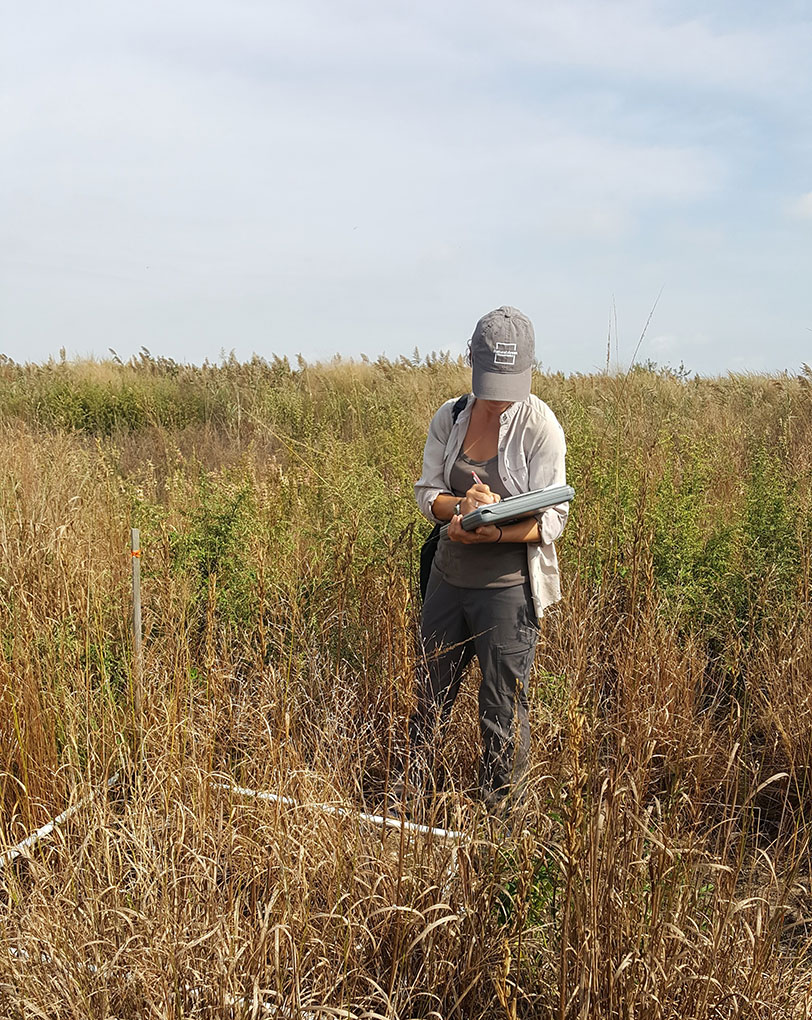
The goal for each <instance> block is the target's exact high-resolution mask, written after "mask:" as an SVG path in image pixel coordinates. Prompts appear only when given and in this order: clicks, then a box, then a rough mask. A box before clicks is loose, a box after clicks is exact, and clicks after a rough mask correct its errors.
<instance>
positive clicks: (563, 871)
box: [0, 351, 812, 1020]
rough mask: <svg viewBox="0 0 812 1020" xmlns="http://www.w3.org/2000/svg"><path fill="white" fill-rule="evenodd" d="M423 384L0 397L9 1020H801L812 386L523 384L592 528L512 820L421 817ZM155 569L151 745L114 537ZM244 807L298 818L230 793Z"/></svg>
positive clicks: (807, 899) (98, 375)
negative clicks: (408, 770) (410, 719)
mask: <svg viewBox="0 0 812 1020" xmlns="http://www.w3.org/2000/svg"><path fill="white" fill-rule="evenodd" d="M469 378H470V377H469V370H468V369H467V368H466V367H465V366H464V365H463V364H462V363H461V362H460V361H458V360H457V359H453V358H451V357H449V356H447V355H434V356H430V357H429V358H427V359H420V358H419V357H418V356H415V357H414V358H410V359H405V358H404V359H400V360H399V361H388V360H386V359H379V360H377V361H374V362H373V361H368V360H365V361H361V362H348V361H343V360H341V359H336V360H334V361H333V362H331V363H328V364H319V365H310V364H307V363H306V362H304V361H303V360H301V359H300V360H299V362H298V363H297V364H296V365H295V366H291V364H290V363H289V362H287V361H286V360H285V359H279V358H276V359H272V360H271V361H263V360H262V359H259V358H255V359H253V360H252V361H251V362H248V363H244V364H241V363H239V362H237V361H236V360H235V359H234V358H227V359H225V360H224V361H223V362H222V363H221V364H218V365H211V364H206V365H204V366H202V367H200V368H195V367H193V366H186V365H179V364H177V363H175V362H172V361H170V360H169V359H161V358H154V357H152V355H150V354H149V353H148V352H146V351H142V354H141V356H140V357H139V358H137V359H133V360H132V361H130V362H129V363H127V364H121V363H120V361H118V360H116V359H114V360H111V361H104V362H81V363H80V362H69V361H66V360H61V361H55V362H50V363H48V364H46V365H39V366H36V365H27V366H20V365H16V364H14V363H12V362H9V361H7V360H6V361H4V362H3V363H2V364H0V442H2V448H3V450H4V451H5V456H4V457H3V458H2V461H0V850H2V848H3V847H10V846H12V845H13V844H15V843H17V842H18V841H19V840H20V839H22V838H23V836H25V835H26V834H27V833H28V832H30V831H31V830H32V829H34V828H36V826H38V825H41V824H42V823H43V822H45V821H47V820H48V819H49V818H51V817H53V816H54V815H56V814H57V813H59V812H60V811H61V810H62V809H63V808H64V807H65V806H66V805H67V804H69V803H76V802H78V801H79V800H80V799H81V798H82V797H83V796H85V795H86V794H88V793H89V792H90V791H92V790H102V789H103V788H104V787H105V784H106V780H107V779H108V778H109V777H110V776H111V775H112V774H113V773H118V775H119V780H118V782H117V784H116V785H114V786H113V787H111V790H110V792H109V795H100V796H97V797H96V798H95V799H93V800H92V801H90V802H89V803H87V804H86V805H85V806H84V807H83V808H82V809H81V810H80V811H78V812H77V813H76V814H75V815H73V816H72V817H71V818H70V820H69V821H67V822H66V823H65V825H64V826H62V827H60V828H59V829H58V830H57V831H56V832H55V833H54V834H53V836H52V837H51V838H50V839H48V840H46V841H42V842H41V843H39V844H38V845H37V846H36V847H35V848H34V849H33V850H32V851H31V852H30V853H28V854H26V855H24V857H23V858H18V859H17V860H15V861H14V862H7V863H6V864H5V865H4V867H3V869H2V872H0V943H1V945H0V1003H2V1010H3V1015H7V1016H9V1017H21V1018H22V1017H29V1016H31V1017H33V1016H48V1017H58V1018H62V1017H65V1018H67V1017H71V1018H72V1017H76V1018H79V1017H82V1018H85V1017H99V1018H102V1017H105V1018H106V1017H122V1018H124V1017H143V1016H148V1017H156V1018H158V1017H161V1018H163V1017H171V1018H181V1017H226V1016H227V1017H261V1016H278V1017H347V1018H352V1017H358V1018H361V1017H370V1018H371V1017H391V1018H400V1020H406V1018H410V1017H415V1018H416V1017H426V1018H428V1017H436V1018H444V1020H445V1018H452V1017H457V1018H486V1017H488V1018H491V1017H499V1016H504V1017H509V1018H517V1017H550V1018H553V1017H555V1018H560V1020H574V1018H587V1017H590V1018H591V1017H624V1018H625V1017H629V1018H631V1017H634V1018H652V1020H654V1018H657V1020H660V1018H672V1017H673V1018H677V1017H679V1018H680V1020H685V1018H697V1020H700V1018H701V1020H705V1018H717V1017H718V1018H722V1017H724V1018H727V1017H753V1018H755V1017H759V1018H760V1017H767V1016H769V1017H787V1018H790V1017H792V1018H795V1017H803V1016H808V1015H809V1014H810V1010H811V1009H812V1002H810V995H809V987H810V984H809V982H810V977H812V968H810V958H809V938H810V935H812V930H810V925H812V896H810V882H811V881H812V874H811V873H810V863H809V861H810V856H809V834H810V828H809V824H808V821H809V812H810V788H809V784H810V772H809V768H810V763H811V762H812V695H811V694H810V691H812V688H810V682H809V677H810V675H812V622H810V621H811V619H812V618H811V617H810V612H809V608H810V543H811V540H812V525H811V524H810V521H812V515H810V509H812V508H811V507H810V499H812V461H811V460H810V458H812V454H810V450H812V390H811V389H810V386H811V384H812V378H811V377H810V374H809V372H808V371H803V372H801V373H800V374H798V375H789V374H785V375H781V376H770V377H767V376H734V375H731V376H728V377H724V378H714V379H699V378H694V379H686V378H685V377H684V375H683V374H681V373H673V372H671V371H669V370H667V369H665V370H661V369H657V368H656V366H647V367H645V368H638V369H636V370H633V371H632V372H630V373H629V374H627V375H626V376H615V375H610V374H596V375H590V376H581V375H574V376H561V375H553V374H546V375H545V374H540V375H538V377H537V378H536V381H535V390H536V392H537V393H538V394H539V396H541V397H542V398H543V399H544V400H546V401H547V402H548V403H549V404H550V406H551V407H552V408H553V410H554V411H555V412H556V414H557V415H558V417H559V419H560V420H561V421H562V424H563V425H564V428H565V431H566V434H567V439H568V476H569V481H570V482H571V483H572V484H573V485H574V487H575V489H576V492H577V496H576V500H575V503H574V504H573V508H572V513H571V519H570V522H569V524H568V527H567V530H566V532H565V535H564V537H563V539H562V540H561V542H560V544H559V553H560V557H561V562H562V572H563V586H564V590H565V597H564V599H563V601H562V602H561V603H560V604H559V605H558V606H557V607H556V608H555V609H554V610H552V611H551V612H550V613H549V614H548V616H547V617H546V618H545V620H544V622H543V631H542V640H541V642H540V646H539V651H538V655H537V659H536V663H535V666H534V673H533V681H532V690H531V726H532V749H531V776H532V781H531V784H530V794H529V796H528V799H527V802H526V804H524V805H523V806H522V808H521V809H520V810H518V811H517V813H516V814H515V816H514V817H512V818H511V819H510V824H509V825H505V824H503V823H501V822H499V821H497V820H495V819H493V818H490V817H489V816H488V815H487V814H486V813H485V812H484V811H483V810H482V808H481V807H480V806H479V805H478V804H477V803H476V802H475V801H474V800H473V799H472V797H471V796H470V791H471V787H472V786H473V783H474V777H475V761H476V756H477V753H478V735H477V712H476V697H475V687H476V684H475V678H472V682H471V684H470V685H469V686H467V687H465V688H464V689H463V691H462V693H461V695H460V698H459V702H458V705H457V707H456V708H455V715H454V720H453V726H452V733H451V739H450V740H449V741H448V744H447V746H446V747H445V748H444V749H443V767H444V771H445V774H446V775H447V777H448V781H447V785H446V789H445V792H444V793H443V795H442V796H441V797H438V798H436V799H435V800H434V801H432V802H431V803H430V804H428V805H427V806H426V817H425V818H424V821H426V822H428V823H429V824H431V825H434V826H437V827H442V828H446V829H448V828H450V829H453V830H455V831H459V832H461V833H462V838H460V839H456V838H446V837H443V836H440V835H437V834H422V833H417V832H412V831H399V830H396V829H384V828H381V827H379V826H375V825H369V824H365V823H364V822H363V821H359V819H358V818H357V817H353V816H352V815H343V814H339V815H336V814H329V813H326V812H324V811H323V810H322V809H321V808H320V807H319V805H325V804H327V805H330V806H333V807H347V808H358V809H360V810H364V811H367V812H372V813H375V812H377V811H379V810H380V809H381V806H382V804H383V802H384V800H385V794H386V792H387V789H388V783H389V777H390V774H391V769H392V764H393V762H394V761H395V760H396V758H397V756H398V755H399V754H400V753H402V751H403V750H404V747H405V742H406V727H405V721H406V718H407V716H408V713H409V710H410V708H411V705H412V702H413V684H414V671H415V661H416V655H417V644H416V623H417V617H418V614H419V596H418V592H417V576H416V575H417V553H418V550H419V545H420V543H421V541H422V539H423V537H424V535H425V533H426V531H427V530H428V526H427V525H426V524H425V522H423V521H422V520H421V519H420V517H419V514H418V513H417V510H416V508H415V506H414V501H413V498H412V491H411V486H412V483H413V481H414V479H415V478H416V477H417V474H418V472H419V464H420V456H421V451H422V443H423V439H424V436H425V432H426V428H427V424H428V420H429V418H430V416H431V414H432V413H433V410H434V409H435V408H436V407H437V406H438V405H439V403H440V402H441V401H442V400H444V399H447V398H449V397H453V396H458V395H459V394H461V393H464V392H466V390H467V388H468V384H469ZM131 526H135V527H138V528H139V529H140V531H141V541H142V550H143V554H142V577H143V594H142V600H143V607H144V630H145V633H144V639H145V669H144V684H145V690H144V705H143V707H144V713H143V720H137V719H135V718H134V716H133V711H132V705H133V699H132V681H133V675H132V648H131V639H130V634H129V629H128V612H129V590H128V586H129V551H128V539H129V528H130V527H131ZM234 786H240V787H249V788H252V789H255V790H260V791H264V792H269V793H272V794H274V795H277V796H278V797H282V798H286V799H285V800H284V801H282V800H264V799H257V798H252V797H246V796H243V795H241V794H239V793H236V792H234V790H233V789H232V788H233V787H234Z"/></svg>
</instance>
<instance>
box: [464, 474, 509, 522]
mask: <svg viewBox="0 0 812 1020" xmlns="http://www.w3.org/2000/svg"><path fill="white" fill-rule="evenodd" d="M501 498H502V497H501V496H500V495H499V493H498V492H491V490H490V486H488V485H485V483H484V482H477V483H476V484H475V485H472V486H471V488H470V489H469V490H468V491H467V492H466V493H465V496H464V498H463V499H461V500H460V513H461V514H462V515H463V516H465V514H470V513H472V512H473V511H474V510H478V509H479V507H481V506H488V505H489V504H490V503H498V502H499V500H500V499H501Z"/></svg>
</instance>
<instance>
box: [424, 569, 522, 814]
mask: <svg viewBox="0 0 812 1020" xmlns="http://www.w3.org/2000/svg"><path fill="white" fill-rule="evenodd" d="M538 633H539V632H538V626H537V623H536V616H535V611H534V609H533V599H532V595H531V593H530V584H529V582H525V584H523V585H522V584H519V585H515V586H513V587H511V588H457V587H455V586H454V585H451V584H448V582H446V581H444V580H443V578H442V577H441V576H440V574H439V573H438V572H437V571H436V570H432V573H431V577H430V579H429V585H428V589H427V591H426V600H425V602H424V603H423V616H422V621H421V637H422V642H423V649H422V650H423V668H422V669H421V670H420V673H419V676H418V692H417V708H416V710H415V712H414V713H413V714H412V716H411V718H410V720H409V739H410V743H411V748H412V761H413V763H414V764H417V765H418V768H419V767H420V766H421V765H422V766H424V767H425V768H427V770H428V773H429V777H430V781H433V782H434V784H435V785H439V782H438V777H437V775H436V773H435V770H434V749H435V748H436V746H437V745H438V743H439V742H440V741H441V740H442V739H443V737H444V735H445V731H446V728H447V726H448V722H449V719H450V716H451V709H452V707H453V705H454V701H455V699H456V697H457V693H458V692H459V689H460V683H461V682H462V678H463V674H464V672H465V668H466V666H468V664H469V663H470V662H471V660H472V659H473V657H474V654H476V656H477V658H478V659H479V665H480V669H481V670H482V683H481V685H480V688H479V727H480V733H481V735H482V758H481V761H480V767H479V787H480V794H481V796H482V798H483V799H484V800H485V801H486V803H488V804H490V805H491V806H496V805H497V804H498V803H499V802H500V801H502V800H503V798H505V797H506V796H507V795H508V794H511V799H513V800H517V799H519V797H520V796H521V793H522V780H523V778H524V775H525V772H526V770H527V758H528V753H529V748H530V724H529V720H528V705H527V685H528V679H529V676H530V668H531V666H532V665H533V657H534V654H535V650H536V642H537V640H538ZM413 774H414V773H413Z"/></svg>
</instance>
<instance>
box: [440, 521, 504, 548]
mask: <svg viewBox="0 0 812 1020" xmlns="http://www.w3.org/2000/svg"><path fill="white" fill-rule="evenodd" d="M461 520H462V514H455V515H454V516H453V517H452V518H451V520H450V521H449V523H448V537H449V538H450V539H451V541H452V542H462V543H463V544H464V545H483V544H485V543H487V542H498V541H499V539H500V538H501V537H502V532H501V531H500V529H499V528H498V527H497V526H496V525H495V524H483V525H482V526H481V527H479V528H477V529H476V530H475V531H466V530H465V529H464V528H463V527H462V525H461V524H460V521H461Z"/></svg>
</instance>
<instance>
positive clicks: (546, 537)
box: [527, 416, 569, 544]
mask: <svg viewBox="0 0 812 1020" xmlns="http://www.w3.org/2000/svg"><path fill="white" fill-rule="evenodd" d="M566 454H567V444H566V441H565V439H564V430H563V429H562V428H561V426H560V425H559V423H558V421H557V420H556V418H555V417H554V416H551V420H548V421H547V422H545V425H544V428H543V429H542V430H541V433H540V436H539V441H538V442H537V443H536V444H534V446H533V449H532V450H531V454H530V456H529V457H528V463H527V467H528V475H529V480H530V488H531V489H544V488H547V487H548V486H550V485H566V484H567V469H566ZM568 515H569V503H558V504H556V505H555V506H551V507H547V509H546V510H544V511H542V513H540V514H538V515H537V516H536V520H537V521H538V524H539V530H540V531H541V541H542V543H543V544H549V543H550V542H555V541H556V540H557V539H558V538H560V537H561V534H562V532H563V531H564V526H565V525H566V523H567V516H568Z"/></svg>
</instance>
